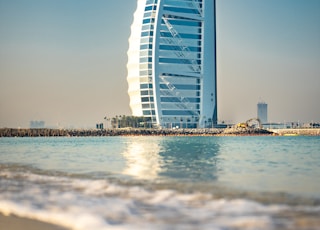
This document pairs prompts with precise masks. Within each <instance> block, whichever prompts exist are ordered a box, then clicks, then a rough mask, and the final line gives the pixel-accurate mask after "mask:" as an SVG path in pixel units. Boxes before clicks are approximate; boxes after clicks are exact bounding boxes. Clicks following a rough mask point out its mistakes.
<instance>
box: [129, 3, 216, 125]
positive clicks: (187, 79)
mask: <svg viewBox="0 0 320 230" xmlns="http://www.w3.org/2000/svg"><path fill="white" fill-rule="evenodd" d="M215 18H216V17H215V0H138V2H137V9H136V12H135V14H134V20H133V24H132V26H131V36H130V38H129V50H128V63H127V71H128V76H127V81H128V86H129V87H128V94H129V97H130V108H131V110H132V114H133V115H134V116H143V117H145V119H146V120H147V121H148V122H150V123H151V124H152V125H155V126H159V127H167V128H171V127H180V128H203V127H211V126H213V125H214V124H216V122H217V90H216V89H217V86H216V28H215V27H216V26H215V25H216V20H215Z"/></svg>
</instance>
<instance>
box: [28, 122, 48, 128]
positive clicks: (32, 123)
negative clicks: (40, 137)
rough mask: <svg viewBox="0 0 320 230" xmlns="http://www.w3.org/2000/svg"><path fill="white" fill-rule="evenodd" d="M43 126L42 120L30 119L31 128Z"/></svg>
mask: <svg viewBox="0 0 320 230" xmlns="http://www.w3.org/2000/svg"><path fill="white" fill-rule="evenodd" d="M44 127H45V122H44V121H30V128H31V129H41V128H44Z"/></svg>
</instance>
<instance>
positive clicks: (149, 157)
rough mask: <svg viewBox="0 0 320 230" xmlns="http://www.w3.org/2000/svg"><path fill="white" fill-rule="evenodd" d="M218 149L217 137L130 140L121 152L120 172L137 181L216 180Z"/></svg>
mask: <svg viewBox="0 0 320 230" xmlns="http://www.w3.org/2000/svg"><path fill="white" fill-rule="evenodd" d="M219 149H220V148H219V138H201V137H192V138H190V137H167V138H161V137H148V138H132V139H130V141H129V143H128V146H127V149H126V151H125V152H123V156H124V157H125V159H126V162H127V167H126V168H125V170H124V171H123V173H124V174H126V175H130V176H134V177H136V178H140V179H161V178H166V179H178V180H184V179H186V180H191V181H197V180H201V181H206V180H216V179H217V162H218V155H219Z"/></svg>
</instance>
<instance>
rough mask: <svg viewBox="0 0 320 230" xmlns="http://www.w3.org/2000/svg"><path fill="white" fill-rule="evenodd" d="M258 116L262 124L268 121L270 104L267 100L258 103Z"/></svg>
mask: <svg viewBox="0 0 320 230" xmlns="http://www.w3.org/2000/svg"><path fill="white" fill-rule="evenodd" d="M257 108H258V110H257V112H258V118H259V119H260V121H261V123H262V124H265V123H267V122H268V104H266V103H265V102H259V103H258V105H257Z"/></svg>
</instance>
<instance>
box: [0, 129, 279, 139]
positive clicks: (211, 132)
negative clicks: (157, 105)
mask: <svg viewBox="0 0 320 230" xmlns="http://www.w3.org/2000/svg"><path fill="white" fill-rule="evenodd" d="M272 134H273V132H270V131H268V130H265V129H234V128H227V129H215V128H210V129H209V128H208V129H133V128H119V129H101V130H100V129H45V128H43V129H12V128H2V129H0V137H61V136H62V137H64V136H65V137H67V136H69V137H80V136H84V137H85V136H239V135H272Z"/></svg>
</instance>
